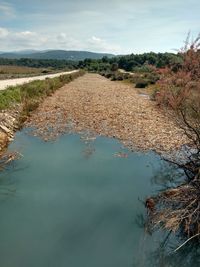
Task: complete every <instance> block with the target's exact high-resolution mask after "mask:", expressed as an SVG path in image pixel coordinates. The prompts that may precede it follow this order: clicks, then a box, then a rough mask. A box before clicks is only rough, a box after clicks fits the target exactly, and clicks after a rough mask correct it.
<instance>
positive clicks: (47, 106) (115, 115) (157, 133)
mask: <svg viewBox="0 0 200 267" xmlns="http://www.w3.org/2000/svg"><path fill="white" fill-rule="evenodd" d="M25 126H26V127H34V128H36V130H35V131H34V133H33V134H34V135H37V136H40V137H42V138H43V139H44V140H49V139H55V138H57V137H58V136H59V135H61V134H63V133H67V132H82V131H88V132H91V133H92V134H97V135H102V136H108V137H115V138H117V139H119V140H120V141H122V142H123V143H124V144H125V145H126V146H128V147H129V148H131V149H134V150H135V149H137V150H144V151H147V150H154V151H156V152H158V153H160V154H165V153H170V152H173V151H175V150H178V149H180V147H181V146H182V145H183V144H185V143H187V142H188V140H187V139H186V137H185V136H184V135H183V132H182V130H180V129H179V128H177V127H176V125H175V123H174V122H173V121H172V120H171V119H170V118H169V116H168V115H167V114H166V113H164V112H163V111H162V110H161V109H160V108H159V107H157V106H156V103H155V102H153V101H151V100H150V99H148V98H146V97H144V96H143V95H141V94H138V91H137V90H136V89H135V88H133V86H132V85H130V84H125V83H122V82H113V81H110V80H108V79H106V78H104V77H102V76H100V75H97V74H86V75H84V76H83V77H80V78H78V79H76V80H75V81H73V82H71V83H70V84H67V85H65V86H64V87H62V88H61V89H60V90H58V91H57V92H56V93H55V94H53V95H52V96H50V97H48V98H47V99H45V100H44V102H43V103H42V104H41V105H40V106H39V108H38V109H37V110H35V111H34V112H33V113H32V115H31V117H30V118H29V119H28V121H27V122H26V124H25Z"/></svg>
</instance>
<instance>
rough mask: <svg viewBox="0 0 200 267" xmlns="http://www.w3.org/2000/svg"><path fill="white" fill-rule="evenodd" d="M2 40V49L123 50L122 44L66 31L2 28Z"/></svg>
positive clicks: (114, 51) (0, 44)
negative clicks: (70, 33) (76, 35)
mask: <svg viewBox="0 0 200 267" xmlns="http://www.w3.org/2000/svg"><path fill="white" fill-rule="evenodd" d="M0 40H1V42H0V50H3V51H9V50H20V49H64V50H87V51H94V52H108V53H119V52H120V51H121V48H120V46H117V45H113V44H110V43H109V42H107V41H106V40H104V39H101V38H99V37H96V36H92V37H91V38H89V39H86V40H85V39H84V38H81V37H80V39H77V38H74V37H72V36H70V35H69V34H67V33H65V32H60V33H58V34H57V33H56V34H55V33H51V34H50V33H48V34H47V33H46V34H42V33H37V32H33V31H20V32H15V31H11V30H8V29H6V28H0Z"/></svg>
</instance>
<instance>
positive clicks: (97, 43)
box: [87, 36, 121, 53]
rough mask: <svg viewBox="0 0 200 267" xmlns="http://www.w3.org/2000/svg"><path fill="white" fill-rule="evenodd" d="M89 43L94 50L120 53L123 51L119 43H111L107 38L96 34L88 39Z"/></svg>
mask: <svg viewBox="0 0 200 267" xmlns="http://www.w3.org/2000/svg"><path fill="white" fill-rule="evenodd" d="M87 45H88V47H90V48H91V49H92V50H93V51H99V52H110V53H119V52H120V51H121V47H120V46H119V45H116V44H110V43H108V42H107V41H106V40H104V39H101V38H99V37H96V36H92V37H91V38H90V39H88V41H87Z"/></svg>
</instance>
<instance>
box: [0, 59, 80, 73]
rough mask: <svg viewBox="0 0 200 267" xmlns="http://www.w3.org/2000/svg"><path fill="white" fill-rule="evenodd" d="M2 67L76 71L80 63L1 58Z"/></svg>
mask: <svg viewBox="0 0 200 267" xmlns="http://www.w3.org/2000/svg"><path fill="white" fill-rule="evenodd" d="M0 65H9V66H26V67H32V68H53V69H69V70H71V69H76V68H77V65H78V63H77V62H75V61H69V60H57V59H31V58H21V59H7V58H0Z"/></svg>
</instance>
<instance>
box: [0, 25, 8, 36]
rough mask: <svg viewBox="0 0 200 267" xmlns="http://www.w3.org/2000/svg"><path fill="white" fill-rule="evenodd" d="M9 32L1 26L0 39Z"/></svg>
mask: <svg viewBox="0 0 200 267" xmlns="http://www.w3.org/2000/svg"><path fill="white" fill-rule="evenodd" d="M8 34H9V32H8V30H7V29H5V28H0V39H2V38H5V37H6V36H8Z"/></svg>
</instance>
